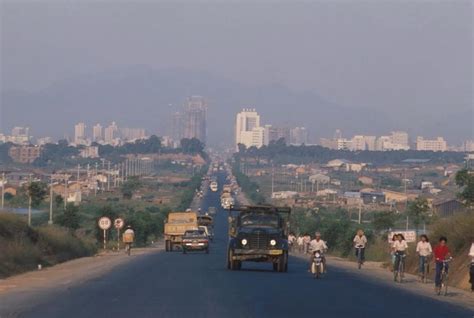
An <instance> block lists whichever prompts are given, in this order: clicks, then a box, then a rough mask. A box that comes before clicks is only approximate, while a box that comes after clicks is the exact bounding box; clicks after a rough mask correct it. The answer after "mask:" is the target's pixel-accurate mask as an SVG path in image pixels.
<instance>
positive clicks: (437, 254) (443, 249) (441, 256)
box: [433, 236, 451, 292]
mask: <svg viewBox="0 0 474 318" xmlns="http://www.w3.org/2000/svg"><path fill="white" fill-rule="evenodd" d="M447 243H448V239H447V238H446V237H445V236H441V237H440V238H439V243H438V245H436V247H435V248H434V249H433V254H434V259H435V264H436V276H435V289H436V292H439V290H440V289H441V272H442V270H443V265H444V266H445V271H446V273H447V272H448V269H449V266H448V264H443V262H444V261H445V260H447V259H448V258H450V257H451V252H450V250H449V248H448V245H447Z"/></svg>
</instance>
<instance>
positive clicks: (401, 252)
mask: <svg viewBox="0 0 474 318" xmlns="http://www.w3.org/2000/svg"><path fill="white" fill-rule="evenodd" d="M392 249H393V253H394V255H395V264H394V267H393V271H394V272H396V271H398V269H399V268H400V262H401V261H402V258H403V257H404V256H405V255H406V250H407V249H408V244H407V242H406V241H405V237H404V236H403V234H401V233H399V234H397V239H396V240H395V242H393V245H392ZM401 274H402V273H399V275H401ZM394 280H395V281H396V280H397V277H396V276H395V275H394Z"/></svg>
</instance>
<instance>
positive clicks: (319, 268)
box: [311, 251, 324, 279]
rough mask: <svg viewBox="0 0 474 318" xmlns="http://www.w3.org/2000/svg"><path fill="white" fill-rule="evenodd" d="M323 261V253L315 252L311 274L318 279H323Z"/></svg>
mask: <svg viewBox="0 0 474 318" xmlns="http://www.w3.org/2000/svg"><path fill="white" fill-rule="evenodd" d="M323 259H324V254H323V253H322V252H321V251H315V252H313V262H312V264H311V273H312V274H313V276H314V278H316V279H319V278H321V276H322V274H323V273H324V262H323Z"/></svg>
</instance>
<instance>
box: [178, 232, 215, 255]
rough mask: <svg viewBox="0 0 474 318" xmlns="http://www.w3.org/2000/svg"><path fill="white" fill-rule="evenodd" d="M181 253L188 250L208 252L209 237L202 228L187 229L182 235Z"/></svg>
mask: <svg viewBox="0 0 474 318" xmlns="http://www.w3.org/2000/svg"><path fill="white" fill-rule="evenodd" d="M182 248H183V254H186V252H188V251H205V252H206V254H209V238H208V236H207V235H206V233H205V232H204V231H203V230H188V231H186V232H185V233H184V235H183V242H182Z"/></svg>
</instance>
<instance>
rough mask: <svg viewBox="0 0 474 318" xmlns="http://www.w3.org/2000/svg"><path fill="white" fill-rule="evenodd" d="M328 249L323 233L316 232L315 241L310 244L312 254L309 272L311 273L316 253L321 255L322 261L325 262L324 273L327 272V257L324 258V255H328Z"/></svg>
mask: <svg viewBox="0 0 474 318" xmlns="http://www.w3.org/2000/svg"><path fill="white" fill-rule="evenodd" d="M327 249H328V247H327V245H326V242H324V241H323V240H322V239H321V233H320V232H316V233H315V234H314V239H313V240H312V241H311V242H310V243H309V252H310V254H311V256H310V258H309V270H310V272H311V265H312V264H313V257H314V253H315V252H317V251H319V252H320V253H321V260H322V262H323V266H324V272H326V257H325V256H324V253H326V251H327Z"/></svg>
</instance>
